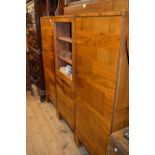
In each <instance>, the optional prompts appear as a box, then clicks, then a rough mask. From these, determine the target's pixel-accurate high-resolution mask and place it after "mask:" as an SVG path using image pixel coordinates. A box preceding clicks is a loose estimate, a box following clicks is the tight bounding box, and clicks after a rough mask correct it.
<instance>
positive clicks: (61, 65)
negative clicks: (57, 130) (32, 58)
mask: <svg viewBox="0 0 155 155" xmlns="http://www.w3.org/2000/svg"><path fill="white" fill-rule="evenodd" d="M74 31H75V29H74V18H73V17H69V18H67V17H63V18H62V17H55V18H54V52H55V53H54V55H55V71H56V90H57V114H58V116H59V117H60V116H62V117H63V118H64V119H65V120H66V122H67V123H68V124H69V125H70V127H71V128H72V129H74V126H75V123H74V118H75V101H74V100H75V49H74V48H75V47H74V46H75V45H74V44H75V43H74Z"/></svg>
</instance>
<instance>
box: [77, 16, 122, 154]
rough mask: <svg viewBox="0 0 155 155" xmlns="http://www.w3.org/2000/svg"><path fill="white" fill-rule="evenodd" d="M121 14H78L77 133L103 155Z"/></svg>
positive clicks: (109, 125)
mask: <svg viewBox="0 0 155 155" xmlns="http://www.w3.org/2000/svg"><path fill="white" fill-rule="evenodd" d="M121 27H122V16H96V17H78V18H76V134H77V136H78V137H79V138H80V140H81V141H82V143H84V145H85V146H86V147H87V148H88V150H89V151H90V152H91V154H92V155H104V154H105V152H106V147H107V141H108V137H109V133H110V129H111V121H112V111H113V102H114V94H115V87H116V85H115V83H116V77H117V64H118V56H119V48H120V36H121Z"/></svg>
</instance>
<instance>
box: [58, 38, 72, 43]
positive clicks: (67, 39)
mask: <svg viewBox="0 0 155 155" xmlns="http://www.w3.org/2000/svg"><path fill="white" fill-rule="evenodd" d="M57 39H58V40H61V41H65V42H69V43H72V38H70V37H57Z"/></svg>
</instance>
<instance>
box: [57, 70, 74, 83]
mask: <svg viewBox="0 0 155 155" xmlns="http://www.w3.org/2000/svg"><path fill="white" fill-rule="evenodd" d="M58 72H59V73H60V74H61V75H63V76H65V77H66V78H67V79H68V80H70V81H71V80H72V76H69V75H67V74H66V73H64V72H62V71H60V70H58Z"/></svg>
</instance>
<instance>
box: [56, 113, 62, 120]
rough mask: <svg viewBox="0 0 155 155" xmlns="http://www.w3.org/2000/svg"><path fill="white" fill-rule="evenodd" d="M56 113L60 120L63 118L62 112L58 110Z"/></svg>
mask: <svg viewBox="0 0 155 155" xmlns="http://www.w3.org/2000/svg"><path fill="white" fill-rule="evenodd" d="M56 114H57V118H58V119H59V120H61V118H62V116H61V114H60V113H59V112H58V111H57V112H56Z"/></svg>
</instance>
